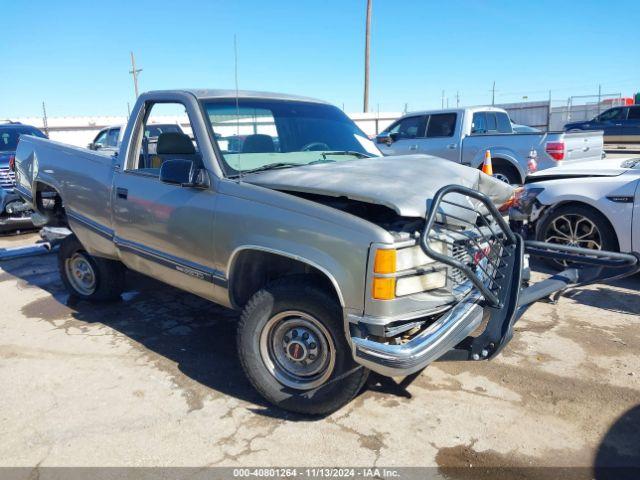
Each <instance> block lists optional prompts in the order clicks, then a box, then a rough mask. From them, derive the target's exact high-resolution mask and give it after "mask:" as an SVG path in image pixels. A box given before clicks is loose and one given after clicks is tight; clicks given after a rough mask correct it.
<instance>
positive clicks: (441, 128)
mask: <svg viewBox="0 0 640 480" xmlns="http://www.w3.org/2000/svg"><path fill="white" fill-rule="evenodd" d="M456 117H457V115H456V114H455V113H437V114H433V115H431V118H429V125H428V127H427V137H429V138H433V137H452V136H453V132H454V131H455V129H456Z"/></svg>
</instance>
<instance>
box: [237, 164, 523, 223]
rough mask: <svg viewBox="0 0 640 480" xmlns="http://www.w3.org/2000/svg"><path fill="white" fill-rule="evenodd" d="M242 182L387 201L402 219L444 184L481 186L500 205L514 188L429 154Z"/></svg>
mask: <svg viewBox="0 0 640 480" xmlns="http://www.w3.org/2000/svg"><path fill="white" fill-rule="evenodd" d="M244 180H245V181H247V182H249V183H252V184H255V185H260V186H262V187H266V188H271V189H274V190H279V191H289V192H302V193H310V194H317V195H326V196H333V197H347V198H349V199H351V200H357V201H361V202H367V203H373V204H378V205H384V206H386V207H388V208H391V209H392V210H394V211H395V212H396V213H397V214H398V215H400V216H402V217H424V216H425V215H426V212H427V205H428V202H429V200H431V199H432V198H433V196H434V195H435V193H436V192H437V191H438V190H439V189H440V188H442V187H444V186H446V185H452V184H453V185H462V186H465V187H469V188H472V189H474V190H479V191H480V192H482V193H484V194H486V195H487V196H489V198H491V200H492V201H493V202H494V203H495V204H497V205H501V204H503V203H504V202H506V201H507V200H508V199H509V198H511V196H512V195H513V191H514V189H513V187H511V186H509V185H507V184H505V183H503V182H500V181H498V180H495V179H494V178H492V177H490V176H488V175H485V174H484V173H482V172H481V171H480V170H477V169H475V168H470V167H465V166H462V165H459V164H457V163H454V162H451V161H449V160H444V159H442V158H437V157H432V156H427V155H402V156H390V157H376V158H364V159H358V160H348V161H342V162H335V163H320V164H314V165H306V166H302V167H294V168H288V169H283V170H271V171H266V172H261V173H254V174H249V175H247V176H245V177H244Z"/></svg>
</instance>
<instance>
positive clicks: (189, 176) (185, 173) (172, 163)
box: [160, 159, 207, 188]
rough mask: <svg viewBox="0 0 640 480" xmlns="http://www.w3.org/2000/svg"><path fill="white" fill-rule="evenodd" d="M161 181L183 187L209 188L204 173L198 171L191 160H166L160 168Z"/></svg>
mask: <svg viewBox="0 0 640 480" xmlns="http://www.w3.org/2000/svg"><path fill="white" fill-rule="evenodd" d="M160 181H161V182H164V183H170V184H172V185H180V186H181V187H196V188H204V187H206V186H207V183H206V181H205V180H204V175H203V171H202V170H200V169H197V168H196V167H195V164H194V163H193V162H192V161H191V160H181V159H176V160H165V161H164V162H163V163H162V166H161V167H160Z"/></svg>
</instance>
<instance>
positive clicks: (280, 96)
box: [144, 88, 328, 104]
mask: <svg viewBox="0 0 640 480" xmlns="http://www.w3.org/2000/svg"><path fill="white" fill-rule="evenodd" d="M185 92H186V93H190V94H191V95H193V96H194V97H196V98H197V99H198V100H213V99H218V98H236V96H237V97H239V98H264V99H268V100H288V101H298V102H311V103H323V104H328V102H325V101H324V100H319V99H317V98H310V97H303V96H299V95H289V94H284V93H275V92H260V91H255V90H238V91H237V92H236V90H231V89H202V88H185V89H178V90H153V91H150V92H146V93H145V94H144V95H145V96H147V95H148V96H154V95H159V94H162V95H170V94H175V93H185Z"/></svg>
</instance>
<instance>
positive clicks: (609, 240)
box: [536, 204, 620, 270]
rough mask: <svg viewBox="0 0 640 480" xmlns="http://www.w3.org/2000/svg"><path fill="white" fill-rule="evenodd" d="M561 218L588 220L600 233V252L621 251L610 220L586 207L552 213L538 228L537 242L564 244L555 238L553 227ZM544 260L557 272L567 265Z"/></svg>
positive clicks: (583, 245) (598, 241)
mask: <svg viewBox="0 0 640 480" xmlns="http://www.w3.org/2000/svg"><path fill="white" fill-rule="evenodd" d="M560 217H566V218H568V219H569V220H572V219H576V220H577V218H578V217H583V218H585V219H587V220H588V221H590V222H591V223H592V224H593V225H594V227H595V228H596V229H597V231H598V234H599V240H597V243H598V244H599V245H600V248H599V250H609V251H613V252H617V251H619V249H620V247H619V246H618V238H617V237H616V234H615V232H614V230H613V227H612V226H611V223H609V220H607V218H606V217H605V216H604V215H602V214H601V213H600V212H598V211H597V210H595V209H593V208H591V207H588V206H586V205H575V204H573V205H564V206H562V207H559V208H557V209H555V210H553V211H551V212H550V213H549V214H548V215H547V216H546V217H545V218H544V219H543V221H542V223H540V224H539V225H538V228H536V240H538V241H540V242H547V241H549V242H551V243H561V244H562V242H561V241H559V240H558V239H556V238H554V237H555V236H556V235H553V234H554V233H555V232H554V227H553V225H554V222H558V220H559V219H560ZM556 225H558V223H556ZM583 231H584V230H583ZM565 244H567V243H565ZM577 246H579V247H584V248H594V247H595V243H587V242H582V243H581V244H578V245H577ZM594 249H595V248H594ZM543 260H544V262H545V263H546V264H547V265H548V266H550V267H552V268H554V269H556V270H562V269H564V268H566V263H562V262H559V261H557V260H551V259H548V258H544V259H543Z"/></svg>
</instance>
